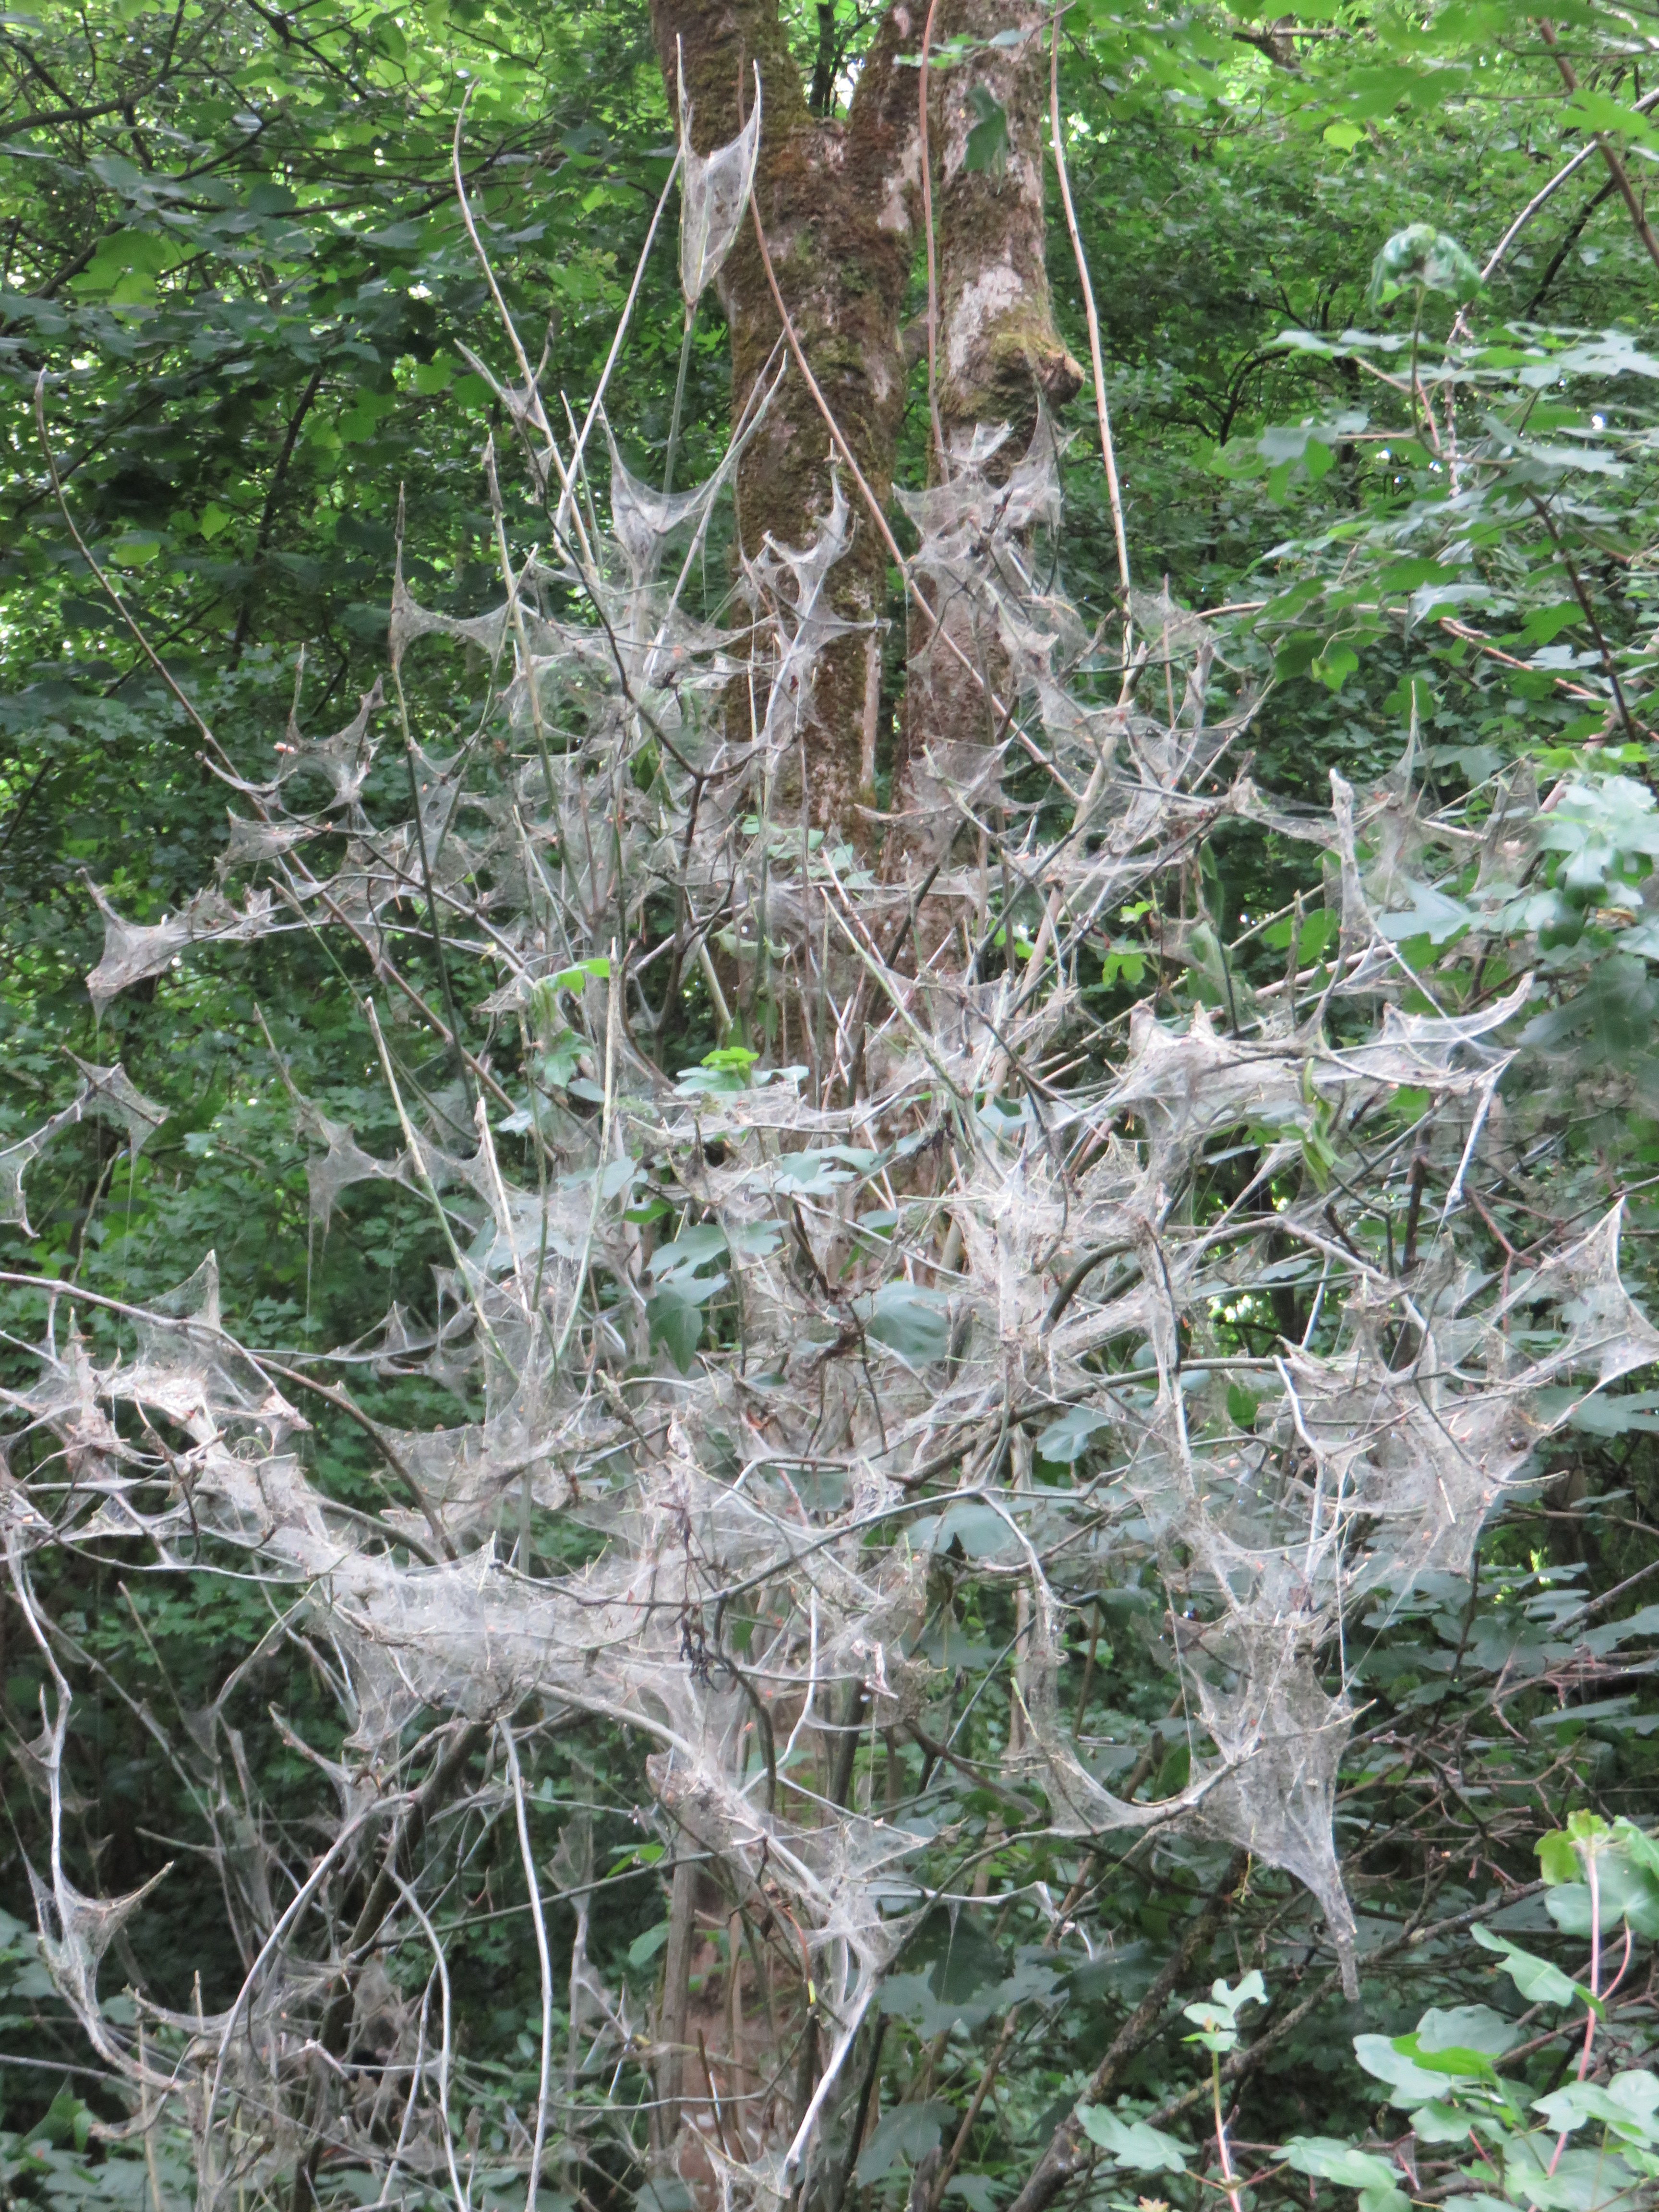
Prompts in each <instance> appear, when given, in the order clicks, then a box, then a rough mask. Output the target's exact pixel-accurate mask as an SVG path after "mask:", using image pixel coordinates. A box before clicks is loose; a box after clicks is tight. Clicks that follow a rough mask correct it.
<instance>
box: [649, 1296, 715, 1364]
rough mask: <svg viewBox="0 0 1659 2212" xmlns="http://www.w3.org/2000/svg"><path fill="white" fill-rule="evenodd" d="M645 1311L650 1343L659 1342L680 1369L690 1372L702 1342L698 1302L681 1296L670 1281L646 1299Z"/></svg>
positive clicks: (700, 1314)
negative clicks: (653, 1295)
mask: <svg viewBox="0 0 1659 2212" xmlns="http://www.w3.org/2000/svg"><path fill="white" fill-rule="evenodd" d="M645 1311H646V1318H647V1321H648V1322H650V1325H651V1341H652V1342H653V1344H660V1345H662V1346H664V1347H665V1349H666V1351H667V1352H668V1354H669V1356H670V1358H671V1359H672V1360H673V1362H674V1364H675V1366H676V1367H678V1369H679V1370H680V1373H681V1374H682V1375H689V1374H690V1372H691V1370H692V1367H693V1366H694V1365H695V1364H696V1356H697V1346H699V1345H700V1344H701V1343H702V1306H701V1304H699V1303H698V1302H697V1301H696V1300H695V1299H692V1298H688V1297H684V1296H683V1295H682V1293H681V1291H680V1290H679V1288H678V1285H670V1286H669V1288H667V1289H666V1290H661V1291H658V1292H657V1293H656V1295H655V1297H649V1298H647V1300H646V1302H645Z"/></svg>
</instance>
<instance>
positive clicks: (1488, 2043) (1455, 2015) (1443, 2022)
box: [1417, 2005, 1521, 2058]
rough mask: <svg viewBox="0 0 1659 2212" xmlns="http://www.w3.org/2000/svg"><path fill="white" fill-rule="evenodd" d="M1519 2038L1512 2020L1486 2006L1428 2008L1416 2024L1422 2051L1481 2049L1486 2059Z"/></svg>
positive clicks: (1519, 2031) (1505, 2048)
mask: <svg viewBox="0 0 1659 2212" xmlns="http://www.w3.org/2000/svg"><path fill="white" fill-rule="evenodd" d="M1520 2040H1521V2030H1520V2029H1519V2028H1518V2027H1516V2025H1515V2022H1514V2021H1512V2020H1505V2019H1504V2015H1503V2014H1502V2013H1501V2012H1494V2011H1493V2010H1492V2007H1491V2006H1490V2005H1455V2006H1452V2007H1450V2008H1447V2009H1445V2010H1441V2009H1440V2008H1431V2010H1429V2011H1428V2012H1425V2014H1424V2015H1423V2017H1422V2019H1421V2020H1419V2021H1418V2023H1417V2042H1418V2045H1419V2050H1421V2051H1433V2052H1437V2053H1449V2052H1454V2051H1456V2052H1484V2053H1485V2055H1486V2057H1488V2058H1501V2057H1503V2056H1504V2052H1505V2051H1510V2050H1513V2049H1514V2047H1515V2045H1516V2044H1517V2043H1519V2041H1520Z"/></svg>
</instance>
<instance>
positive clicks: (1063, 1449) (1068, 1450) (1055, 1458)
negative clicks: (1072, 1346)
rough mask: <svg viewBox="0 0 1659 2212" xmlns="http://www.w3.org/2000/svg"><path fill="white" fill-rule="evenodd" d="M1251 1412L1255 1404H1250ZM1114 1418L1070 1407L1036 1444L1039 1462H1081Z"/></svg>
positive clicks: (1095, 1410)
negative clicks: (1043, 1460)
mask: <svg viewBox="0 0 1659 2212" xmlns="http://www.w3.org/2000/svg"><path fill="white" fill-rule="evenodd" d="M1250 1404H1251V1408H1252V1410H1254V1408H1255V1400H1254V1399H1252V1400H1251V1401H1250ZM1112 1420H1113V1416H1112V1415H1111V1414H1110V1413H1102V1412H1101V1411H1099V1409H1098V1408H1097V1407H1093V1406H1073V1407H1072V1408H1071V1409H1070V1411H1069V1412H1067V1413H1062V1414H1061V1415H1060V1419H1058V1420H1057V1421H1055V1422H1054V1423H1052V1424H1051V1425H1049V1426H1048V1428H1046V1429H1044V1430H1043V1431H1042V1433H1041V1434H1040V1435H1039V1436H1038V1437H1037V1440H1036V1454H1037V1457H1038V1458H1039V1459H1046V1460H1050V1461H1052V1462H1054V1465H1055V1466H1057V1467H1071V1466H1073V1465H1074V1464H1075V1463H1076V1462H1078V1461H1079V1460H1080V1459H1081V1458H1082V1456H1083V1455H1084V1453H1085V1452H1086V1451H1087V1450H1088V1449H1090V1447H1091V1444H1092V1443H1093V1442H1094V1440H1095V1438H1096V1437H1097V1436H1098V1435H1099V1434H1100V1433H1101V1431H1102V1430H1103V1429H1109V1428H1110V1427H1111V1425H1112Z"/></svg>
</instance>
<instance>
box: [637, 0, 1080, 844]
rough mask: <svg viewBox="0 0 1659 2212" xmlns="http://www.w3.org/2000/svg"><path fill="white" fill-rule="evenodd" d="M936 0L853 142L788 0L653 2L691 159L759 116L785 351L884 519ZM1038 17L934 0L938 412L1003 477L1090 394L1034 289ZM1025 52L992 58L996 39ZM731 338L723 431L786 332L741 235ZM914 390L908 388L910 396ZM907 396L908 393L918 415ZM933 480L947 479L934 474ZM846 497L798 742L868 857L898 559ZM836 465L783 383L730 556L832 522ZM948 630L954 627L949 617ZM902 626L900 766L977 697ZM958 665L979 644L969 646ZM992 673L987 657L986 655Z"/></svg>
mask: <svg viewBox="0 0 1659 2212" xmlns="http://www.w3.org/2000/svg"><path fill="white" fill-rule="evenodd" d="M926 20H927V9H926V5H925V0H896V4H894V5H892V6H891V7H890V8H889V9H888V11H887V13H886V15H885V16H884V19H883V21H882V22H881V25H880V27H879V28H878V31H877V33H876V36H875V38H874V40H873V41H872V45H871V46H870V49H869V51H868V52H867V54H866V58H865V61H864V64H863V67H862V69H861V70H860V75H859V81H858V85H857V88H856V90H855V92H854V96H853V100H852V103H851V106H850V108H849V110H848V115H847V117H846V119H845V120H844V121H842V120H838V119H836V118H828V119H823V118H819V117H817V116H816V115H814V114H813V112H812V110H811V105H810V104H809V100H808V97H807V91H806V88H805V85H804V83H803V81H802V77H801V74H800V70H799V68H798V66H797V64H796V61H795V58H794V57H793V54H792V52H791V51H790V47H789V42H788V39H787V34H786V32H785V29H784V27H783V24H782V21H781V16H780V11H779V7H778V0H714V4H712V5H711V4H708V0H652V24H653V33H654V36H655V40H656V45H657V52H658V57H659V61H660V63H661V65H662V70H663V77H664V82H665V84H666V86H667V88H668V91H669V97H670V100H671V102H675V103H677V102H678V82H679V78H680V76H681V74H682V73H683V74H684V82H685V88H686V93H687V96H688V98H689V99H690V102H691V106H692V139H693V143H694V144H695V145H696V149H697V150H698V151H699V152H702V153H706V152H707V151H708V149H711V148H712V147H714V146H716V145H721V144H724V143H726V142H727V141H729V140H730V139H732V138H733V137H736V135H737V133H738V130H739V129H740V128H741V125H742V123H743V119H744V116H745V115H746V113H747V112H748V110H749V106H750V101H751V100H752V99H753V96H754V94H753V85H754V69H755V66H756V65H757V64H758V67H759V70H760V76H761V83H762V87H763V127H762V140H761V154H760V164H759V169H758V173H757V178H756V186H755V203H756V206H757V210H758V212H759V215H760V219H761V222H762V225H763V229H764V231H765V234H766V238H767V242H768V246H769V251H770V254H771V258H772V264H773V269H774V271H775V275H776V277H777V281H778V285H779V289H780V290H781V294H782V296H783V301H784V304H785V307H787V311H788V313H789V316H790V319H791V321H792V323H793V326H794V330H795V334H796V336H797V337H798V339H799V343H800V346H801V349H802V350H803V352H804V353H805V356H806V359H807V361H808V362H809V363H810V364H811V368H812V371H813V374H814V375H815V377H816V379H817V383H818V386H819V389H820V391H821V392H822V393H823V398H824V399H825V401H826V402H827V403H828V404H829V407H830V409H831V410H833V412H834V414H835V416H836V422H837V423H838V424H839V426H840V428H841V431H842V435H843V436H844V437H845V438H846V440H847V442H848V446H849V447H850V448H851V449H852V452H853V453H854V456H855V457H856V459H857V460H858V463H859V465H860V468H861V469H862V470H863V471H864V474H865V477H866V481H867V482H868V483H869V485H870V487H871V489H872V491H873V493H874V494H875V496H876V497H877V499H878V500H879V501H882V502H883V503H884V504H885V503H886V502H887V501H888V500H889V499H890V494H891V490H892V483H893V464H894V453H895V448H896V442H897V438H898V433H899V428H900V423H901V421H902V416H903V412H904V408H905V403H906V397H907V386H908V385H910V384H911V383H912V381H913V377H912V372H911V370H910V369H909V368H908V367H907V361H906V351H905V348H904V344H903V342H902V336H901V317H902V313H903V311H904V307H905V304H906V295H907V292H908V289H909V287H910V284H911V283H912V280H913V278H914V277H915V274H916V272H917V270H918V269H919V267H920V265H921V245H922V228H921V128H920V112H919V100H918V94H919V90H920V78H919V73H918V70H917V68H916V67H915V64H916V63H917V62H918V61H919V59H920V54H921V41H922V34H923V30H924V27H925V24H926ZM1047 22H1048V17H1047V16H1046V15H1044V14H1043V13H1042V11H1041V10H1040V9H1038V8H1037V7H1036V6H1035V5H1034V4H1032V0H1016V3H1015V4H1012V5H1011V4H1009V0H939V5H938V7H937V8H936V9H935V15H934V23H933V41H932V43H933V50H934V51H935V52H939V50H941V49H943V48H945V47H946V46H948V45H949V44H950V42H951V41H953V40H959V39H960V40H969V41H974V42H977V43H975V44H973V45H971V46H970V47H969V52H967V54H966V56H965V58H961V59H957V60H954V61H952V62H951V64H950V66H948V67H945V68H941V69H935V70H932V71H931V72H930V78H931V86H932V100H931V102H930V106H931V113H930V118H929V126H928V128H929V140H930V150H931V155H932V167H933V173H934V175H935V177H936V178H937V180H938V183H937V189H936V191H935V195H934V212H935V227H936V234H937V250H938V266H939V319H938V330H937V339H938V343H937V348H936V351H937V358H938V364H939V386H938V399H939V416H940V421H941V425H942V428H943V430H944V433H945V441H946V443H947V446H951V447H956V446H957V445H958V444H965V443H967V442H970V441H971V439H972V435H973V432H974V430H975V427H976V426H981V427H985V428H993V427H994V426H996V425H999V424H1001V423H1004V422H1006V423H1007V424H1009V425H1010V428H1011V435H1010V438H1009V440H1008V442H1007V444H1006V447H1005V448H1004V451H1003V454H1002V456H1001V458H1000V464H999V465H1001V466H1003V467H1005V468H1006V466H1008V465H1012V462H1013V461H1014V460H1015V459H1017V458H1018V456H1019V455H1020V454H1021V453H1024V450H1025V447H1026V445H1027V443H1028V441H1029V440H1030V434H1031V428H1032V426H1033V424H1034V422H1035V421H1036V410H1037V400H1038V396H1039V394H1040V395H1042V398H1045V399H1046V400H1047V401H1048V404H1050V405H1058V404H1060V403H1061V402H1062V401H1064V400H1066V399H1067V398H1070V397H1071V396H1072V394H1073V392H1076V390H1077V389H1078V387H1079V383H1080V381H1081V374H1080V372H1079V368H1078V366H1077V364H1076V362H1074V361H1073V359H1072V357H1071V356H1070V355H1069V354H1068V353H1067V352H1066V348H1065V346H1064V345H1063V344H1062V343H1061V342H1060V338H1059V336H1058V335H1057V333H1056V331H1055V329H1054V316H1053V311H1052V306H1051V302H1050V300H1049V295H1048V279H1047V276H1046V275H1045V273H1044V268H1043V149H1042V138H1043V122H1042V118H1043V115H1044V112H1045V90H1044V88H1045V84H1046V78H1047V59H1046V56H1045V53H1044V52H1043V32H1044V29H1045V27H1046V24H1047ZM1011 32H1015V33H1019V34H1020V35H1019V37H1018V40H1017V41H1016V42H1014V43H1012V44H1004V45H1000V46H997V45H993V44H991V43H990V42H991V41H992V40H994V39H995V38H997V37H998V36H999V35H1000V34H1003V35H1006V34H1007V33H1011ZM987 115H988V116H990V117H992V118H993V121H992V129H991V137H992V140H993V141H996V140H997V139H998V138H999V137H1000V132H999V131H998V129H997V126H996V124H995V120H994V118H995V117H996V116H998V115H1000V116H1001V117H1002V118H1006V143H1004V144H1003V145H1002V147H1001V151H1000V156H999V158H998V159H997V160H996V161H995V162H994V164H993V165H992V166H991V167H978V168H970V167H969V153H968V143H969V133H970V132H971V131H973V130H974V129H975V125H976V124H978V123H980V122H981V120H983V119H984V118H986V117H987ZM719 290H720V302H721V305H722V307H724V308H725V311H726V319H727V323H728V325H729V327H730V331H731V338H732V408H733V417H734V420H735V419H736V418H737V417H738V416H740V415H741V413H742V411H743V410H744V406H745V404H747V402H748V399H749V396H750V392H751V391H752V389H753V387H754V384H755V381H756V379H757V377H758V376H759V375H760V374H761V373H762V371H763V368H765V366H766V364H767V362H769V360H770V359H771V358H772V357H773V354H774V349H775V347H776V346H777V344H778V341H779V338H780V335H781V330H780V324H779V318H778V314H777V310H776V307H775V305H774V302H773V299H772V295H771V290H770V287H769V284H768V282H767V277H766V272H765V269H764V266H763V262H762V259H761V255H760V252H759V249H758V247H757V244H756V242H755V239H754V234H753V229H752V226H746V227H745V228H744V231H743V232H742V233H741V234H740V235H739V238H738V243H737V246H735V248H734V249H733V251H732V255H731V258H729V260H728V261H727V262H726V266H725V269H724V270H723V271H722V272H721V275H720V280H719ZM915 381H917V382H919V374H918V375H917V376H916V377H915ZM918 396H919V395H918ZM933 468H934V472H935V474H936V475H937V474H938V473H939V457H938V456H937V455H935V456H934V461H933ZM842 489H843V491H844V493H845V495H846V496H847V498H848V503H849V507H850V509H851V521H852V528H853V542H852V544H851V547H850V549H849V550H848V553H847V555H846V556H845V557H844V558H843V559H842V561H841V562H839V564H838V565H837V567H836V569H835V570H834V571H833V572H832V575H831V583H830V591H831V598H832V601H833V609H834V612H835V613H836V615H837V616H838V617H840V618H841V619H842V621H845V622H848V623H853V624H855V625H858V627H857V628H856V629H854V630H853V631H851V632H849V633H848V634H847V635H842V637H840V638H838V639H836V641H834V642H833V643H832V644H831V645H830V646H829V648H828V650H827V651H826V652H825V653H824V655H823V660H822V662H821V664H820V666H819V670H818V673H817V680H816V684H815V689H814V693H813V696H812V699H811V703H810V708H809V711H808V715H807V721H806V744H805V781H806V792H805V798H806V805H807V808H808V811H809V813H810V815H811V819H812V820H813V821H814V822H815V823H817V824H818V825H819V826H820V827H823V828H829V827H832V826H834V827H837V828H839V829H841V830H842V832H844V833H845V834H847V835H848V836H851V837H853V838H854V840H855V841H856V842H860V844H866V845H867V844H868V843H869V842H870V824H869V820H868V816H867V813H866V811H865V810H867V809H868V807H869V806H870V805H871V803H872V797H873V792H872V781H873V772H874V767H875V753H876V741H877V736H878V709H879V703H880V690H881V638H880V633H879V629H878V624H879V622H880V620H881V617H882V616H883V614H884V610H885V607H886V603H887V596H888V594H887V580H888V579H887V572H888V559H887V554H886V550H885V549H884V545H883V544H882V540H881V538H880V535H879V533H878V531H877V530H876V528H875V526H874V525H873V523H872V520H871V518H870V516H869V515H868V514H867V513H866V512H865V511H864V509H863V506H862V503H861V501H860V497H859V495H858V493H857V491H856V489H855V488H854V486H853V485H851V484H850V483H844V484H843V486H842ZM831 501H832V467H831V447H830V441H829V433H828V431H827V429H826V428H825V426H824V422H823V416H822V415H821V414H820V412H819V410H818V407H817V403H816V401H815V400H814V399H813V398H812V395H811V392H809V390H808V389H807V386H806V384H805V380H804V379H803V378H802V377H801V376H800V375H799V373H798V372H797V371H796V370H795V369H794V368H793V366H792V368H791V369H790V373H789V374H788V376H787V379H786V380H785V383H784V386H783V388H782V390H781V392H779V394H778V397H777V398H776V399H775V401H774V402H773V404H772V407H771V410H770V412H769V415H768V417H767V420H766V422H765V423H764V425H763V428H762V429H761V431H760V434H759V435H758V436H757V437H756V439H755V440H754V441H753V442H752V444H751V445H750V447H749V448H748V450H747V452H746V453H745V454H744V458H743V459H742V461H741V463H740V464H739V467H738V483H737V510H738V544H739V548H740V550H741V551H742V553H743V555H744V557H745V558H747V559H750V560H753V559H754V558H756V557H757V555H758V554H759V553H760V551H761V550H762V548H763V545H764V544H765V541H766V539H767V538H768V536H769V535H770V536H771V537H772V538H775V540H777V541H779V542H780V543H782V544H790V545H799V544H804V543H805V542H806V541H807V540H808V539H809V538H811V536H812V534H813V532H815V530H816V529H817V526H819V524H820V523H821V522H822V521H823V518H824V517H825V516H826V515H827V514H828V513H829V510H830V506H831ZM942 612H943V614H944V616H945V619H946V620H949V621H954V620H955V619H957V617H956V616H953V615H952V614H951V611H950V610H949V609H948V608H946V609H943V610H942ZM932 631H933V625H932V623H929V622H928V621H927V619H926V618H925V617H913V620H912V624H911V637H910V645H911V661H912V667H911V674H910V679H909V691H910V695H911V699H912V702H913V704H912V707H911V708H910V710H909V711H908V714H907V718H906V720H907V744H906V750H908V752H909V753H910V754H911V755H912V756H913V757H914V756H915V755H916V754H917V753H918V752H919V750H920V749H921V745H922V744H924V743H926V742H928V741H931V740H933V739H935V738H937V739H941V740H943V741H945V742H955V741H957V740H960V739H963V738H966V739H968V740H969V741H975V740H977V741H979V742H984V740H985V738H986V737H987V735H988V733H989V732H988V726H987V712H986V692H985V685H984V684H983V683H982V682H981V681H980V680H978V679H977V678H975V677H974V676H972V675H970V674H969V672H968V671H967V670H966V669H965V668H964V667H963V659H962V658H960V657H958V655H957V653H955V652H952V651H951V649H950V647H945V646H944V645H942V644H941V643H939V641H930V640H932ZM959 642H968V643H969V644H970V645H971V647H972V650H971V651H969V653H968V654H967V655H966V657H967V658H968V659H974V658H975V654H977V653H980V647H979V646H978V644H977V643H976V642H974V641H972V640H968V641H959ZM981 657H982V656H981Z"/></svg>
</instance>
